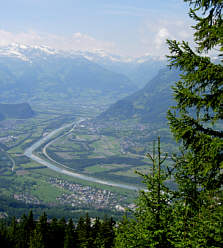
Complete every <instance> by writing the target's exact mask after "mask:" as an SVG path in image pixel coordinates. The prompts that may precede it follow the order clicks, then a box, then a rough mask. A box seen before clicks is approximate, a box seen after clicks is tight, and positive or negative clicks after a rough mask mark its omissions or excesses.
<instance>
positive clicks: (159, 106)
mask: <svg viewBox="0 0 223 248" xmlns="http://www.w3.org/2000/svg"><path fill="white" fill-rule="evenodd" d="M178 80H179V71H177V70H170V69H169V68H167V67H166V68H163V69H161V70H160V71H159V72H158V74H157V75H156V76H155V77H154V78H153V79H152V80H150V81H149V82H148V83H147V84H146V85H145V87H144V88H142V89H140V90H139V91H137V92H135V93H133V94H131V95H129V96H127V97H125V98H123V99H121V100H119V101H118V102H116V103H115V104H113V105H111V106H110V107H109V108H108V109H107V110H106V111H105V112H103V113H102V114H101V115H99V116H98V118H97V119H98V120H100V121H109V120H116V121H120V120H127V119H136V120H138V121H139V122H142V123H143V122H147V123H149V122H153V123H154V122H164V121H165V120H166V112H167V110H168V108H169V107H170V106H171V105H173V104H174V102H173V96H172V90H171V86H173V84H174V82H176V81H178Z"/></svg>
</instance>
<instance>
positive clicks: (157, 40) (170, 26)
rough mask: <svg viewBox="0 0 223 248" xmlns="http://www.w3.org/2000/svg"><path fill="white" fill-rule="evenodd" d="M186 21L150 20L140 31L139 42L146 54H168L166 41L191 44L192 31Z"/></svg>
mask: <svg viewBox="0 0 223 248" xmlns="http://www.w3.org/2000/svg"><path fill="white" fill-rule="evenodd" d="M191 25H192V24H191V23H189V22H188V21H182V20H174V19H172V20H171V19H163V20H162V19H158V18H156V19H155V18H154V19H153V18H151V19H150V20H147V21H146V22H145V23H144V24H143V25H142V27H141V29H140V42H141V45H142V46H143V49H144V50H146V53H147V54H151V55H157V56H162V55H163V56H165V55H166V54H168V47H167V44H166V40H167V39H171V40H177V41H182V40H186V41H188V42H189V43H193V30H192V28H191Z"/></svg>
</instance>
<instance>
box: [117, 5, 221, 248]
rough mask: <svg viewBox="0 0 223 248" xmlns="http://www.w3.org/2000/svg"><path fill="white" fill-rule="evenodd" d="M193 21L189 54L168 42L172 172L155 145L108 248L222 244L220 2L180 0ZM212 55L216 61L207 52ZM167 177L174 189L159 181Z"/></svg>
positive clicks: (186, 47)
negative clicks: (174, 71)
mask: <svg viewBox="0 0 223 248" xmlns="http://www.w3.org/2000/svg"><path fill="white" fill-rule="evenodd" d="M184 1H185V2H188V3H189V5H190V7H191V9H190V12H189V15H190V17H191V18H193V19H194V21H195V25H194V27H193V28H194V30H195V33H194V41H195V44H196V48H195V49H192V48H191V47H190V46H189V44H188V43H187V42H184V41H183V42H182V43H179V42H177V41H175V40H174V41H171V40H168V41H167V42H168V45H169V49H170V52H171V55H170V56H168V58H169V61H170V67H176V68H178V69H180V71H181V80H180V81H179V82H177V83H176V84H175V86H174V87H173V91H174V97H175V100H176V106H174V107H172V109H171V110H169V112H168V120H169V125H170V129H171V131H172V133H173V134H174V136H175V138H176V140H177V141H178V142H179V143H180V146H181V148H180V153H179V154H178V155H175V156H174V158H173V159H174V166H173V170H170V169H168V168H166V169H162V168H161V164H162V162H163V161H161V157H160V144H159V141H158V151H157V157H155V155H154V154H155V153H154V152H153V154H151V155H150V154H148V156H149V158H150V159H151V160H152V161H153V164H154V166H153V173H152V175H143V176H144V179H145V183H146V184H147V188H148V192H142V193H141V194H140V197H139V201H138V208H137V209H136V211H135V213H134V215H135V219H132V220H129V219H126V218H124V219H123V223H122V225H120V227H119V229H118V231H117V237H116V247H120V248H122V247H126V248H127V247H159V248H161V247H163V248H164V247H165V248H166V247H196V248H197V247H223V194H222V184H223V131H222V125H223V123H222V119H223V66H222V59H221V56H222V55H223V54H222V52H223V20H222V8H223V1H222V0H184ZM213 50H214V53H215V55H216V54H218V56H219V57H218V61H214V62H213V59H211V58H210V57H208V56H207V53H210V52H213ZM171 174H172V175H173V177H174V179H175V181H176V182H177V185H178V189H177V190H176V191H171V190H170V189H168V188H167V187H166V186H165V180H167V179H168V177H170V176H171Z"/></svg>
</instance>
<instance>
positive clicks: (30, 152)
mask: <svg viewBox="0 0 223 248" xmlns="http://www.w3.org/2000/svg"><path fill="white" fill-rule="evenodd" d="M81 121H83V119H81V120H79V121H77V122H72V123H70V124H66V125H63V126H62V127H60V128H57V129H55V130H53V131H52V132H50V133H49V134H47V135H46V136H44V137H43V138H41V139H40V140H38V141H37V142H35V143H34V144H33V145H32V146H30V147H29V148H27V149H26V150H25V152H24V155H25V156H27V157H29V158H31V159H32V160H34V161H36V162H38V163H40V164H42V165H45V166H47V167H48V168H49V169H51V170H54V171H56V172H59V173H61V174H65V175H68V176H71V177H74V178H79V179H82V180H85V181H89V182H94V183H99V184H103V185H108V186H113V187H119V188H123V189H129V190H134V191H138V190H140V188H139V187H135V186H131V185H127V184H123V183H116V182H111V181H105V180H101V179H98V178H95V177H91V176H86V175H84V174H79V173H75V172H72V171H70V170H68V169H66V166H65V165H64V168H61V167H58V166H56V165H55V164H53V163H51V162H48V161H46V160H44V159H42V158H40V157H38V156H36V155H35V154H33V152H34V150H36V149H37V148H38V147H40V146H41V145H42V144H44V143H46V142H47V141H48V140H50V139H51V138H52V137H53V136H54V135H56V134H57V133H59V132H61V131H62V130H63V129H65V128H68V127H71V129H74V128H75V127H76V126H77V124H78V123H80V122H81ZM60 165H61V164H60Z"/></svg>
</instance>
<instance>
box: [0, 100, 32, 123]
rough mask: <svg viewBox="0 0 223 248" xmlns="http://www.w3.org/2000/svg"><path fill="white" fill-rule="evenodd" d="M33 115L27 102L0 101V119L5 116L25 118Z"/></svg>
mask: <svg viewBox="0 0 223 248" xmlns="http://www.w3.org/2000/svg"><path fill="white" fill-rule="evenodd" d="M33 116H34V111H33V110H32V108H31V107H30V105H29V104H28V103H19V104H4V103H0V120H3V119H5V118H15V119H27V118H30V117H33Z"/></svg>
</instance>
